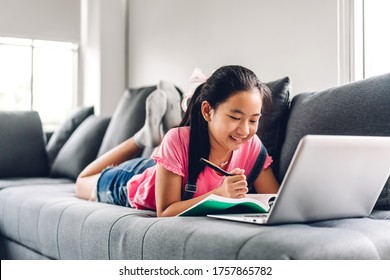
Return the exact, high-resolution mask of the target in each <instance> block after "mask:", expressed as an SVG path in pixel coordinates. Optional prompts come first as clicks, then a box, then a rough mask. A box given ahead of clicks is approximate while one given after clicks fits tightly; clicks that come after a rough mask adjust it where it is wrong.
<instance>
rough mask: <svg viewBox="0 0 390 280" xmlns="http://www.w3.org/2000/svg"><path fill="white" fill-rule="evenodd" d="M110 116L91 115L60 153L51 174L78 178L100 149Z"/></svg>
mask: <svg viewBox="0 0 390 280" xmlns="http://www.w3.org/2000/svg"><path fill="white" fill-rule="evenodd" d="M109 121H110V118H108V117H97V116H89V117H88V118H87V119H86V120H85V121H84V122H83V123H82V124H81V125H80V126H79V127H78V128H77V129H76V130H75V132H74V133H73V134H72V135H71V137H70V138H69V140H68V141H67V142H66V143H65V145H64V147H63V148H62V149H61V150H60V152H59V153H58V156H57V158H56V159H55V161H54V163H53V166H52V168H51V172H50V175H51V176H52V177H66V178H69V179H73V180H76V179H77V176H78V175H79V174H80V172H81V171H82V170H83V169H84V168H85V167H86V166H87V165H88V164H89V163H91V162H92V161H93V160H94V159H95V158H96V155H97V153H98V151H99V147H100V144H101V142H102V139H103V136H104V133H105V132H106V129H107V126H108V123H109Z"/></svg>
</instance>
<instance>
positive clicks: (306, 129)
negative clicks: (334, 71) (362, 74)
mask: <svg viewBox="0 0 390 280" xmlns="http://www.w3.org/2000/svg"><path fill="white" fill-rule="evenodd" d="M308 134H319V135H327V134H328V135H364V136H390V74H385V75H380V76H376V77H372V78H369V79H365V80H361V81H357V82H353V83H350V84H347V85H343V86H338V87H334V88H330V89H327V90H324V91H321V92H314V93H303V94H299V95H297V96H295V97H294V98H293V100H292V102H291V107H290V112H289V118H288V121H287V127H286V134H285V140H284V143H283V147H282V149H281V153H280V169H279V172H278V174H277V175H278V176H277V177H278V180H279V181H280V182H281V181H282V180H283V178H284V175H285V174H286V171H287V168H288V166H289V164H290V161H291V159H292V157H293V155H294V152H295V149H296V147H297V145H298V142H299V141H300V139H301V138H302V137H303V136H305V135H308ZM367 168H375V163H372V162H367ZM375 208H377V209H390V178H389V179H388V181H387V183H386V184H385V186H384V188H383V191H382V193H381V195H380V197H379V199H378V201H377V203H376V205H375Z"/></svg>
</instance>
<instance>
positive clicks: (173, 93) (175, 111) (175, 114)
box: [157, 80, 182, 133]
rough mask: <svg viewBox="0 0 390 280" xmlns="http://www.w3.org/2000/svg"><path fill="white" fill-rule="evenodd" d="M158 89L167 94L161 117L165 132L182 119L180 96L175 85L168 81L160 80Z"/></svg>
mask: <svg viewBox="0 0 390 280" xmlns="http://www.w3.org/2000/svg"><path fill="white" fill-rule="evenodd" d="M157 88H158V89H160V90H162V91H164V92H165V94H166V96H167V109H166V112H165V115H164V117H163V119H162V126H163V131H164V133H166V132H167V131H168V130H169V129H171V128H172V127H175V126H178V125H179V124H180V122H181V119H182V112H181V96H180V93H179V91H178V90H177V89H176V87H175V85H174V84H173V83H171V82H168V81H164V80H162V81H160V82H159V83H158V86H157Z"/></svg>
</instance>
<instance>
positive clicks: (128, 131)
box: [98, 86, 157, 156]
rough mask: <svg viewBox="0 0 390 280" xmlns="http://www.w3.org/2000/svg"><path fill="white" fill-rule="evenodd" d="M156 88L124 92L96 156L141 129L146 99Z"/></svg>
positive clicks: (142, 88)
mask: <svg viewBox="0 0 390 280" xmlns="http://www.w3.org/2000/svg"><path fill="white" fill-rule="evenodd" d="M156 89H157V87H156V86H150V87H141V88H134V89H128V90H126V91H125V92H124V93H123V95H122V98H121V100H120V101H119V104H118V106H117V108H116V109H115V112H114V113H113V115H112V118H111V122H110V124H109V126H108V128H107V132H106V134H105V135H104V138H103V142H102V145H101V147H100V150H99V152H98V156H100V155H102V154H104V153H105V152H107V151H109V150H111V149H112V148H114V147H116V146H118V145H119V144H120V143H122V142H123V141H125V140H126V139H128V138H130V137H131V136H133V135H134V134H135V133H136V132H137V131H138V130H140V129H141V128H142V126H143V125H144V120H145V115H146V112H145V101H146V98H147V97H148V96H149V94H150V93H152V92H153V91H154V90H156Z"/></svg>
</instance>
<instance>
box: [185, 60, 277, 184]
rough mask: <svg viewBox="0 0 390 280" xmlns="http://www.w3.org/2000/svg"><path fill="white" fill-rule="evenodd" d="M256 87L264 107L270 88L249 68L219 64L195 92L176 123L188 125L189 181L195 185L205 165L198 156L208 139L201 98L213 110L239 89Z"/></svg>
mask: <svg viewBox="0 0 390 280" xmlns="http://www.w3.org/2000/svg"><path fill="white" fill-rule="evenodd" d="M254 88H257V89H258V90H259V92H260V95H261V97H262V100H263V102H262V103H263V106H264V105H265V106H267V104H270V103H269V102H270V91H269V89H268V87H267V86H266V85H265V84H263V83H262V82H260V80H259V79H258V78H257V76H256V75H255V73H253V72H252V71H251V70H249V69H247V68H245V67H242V66H237V65H230V66H222V67H221V68H219V69H218V70H216V71H215V72H214V73H213V74H212V75H211V77H210V78H208V79H207V81H206V82H205V83H203V84H201V85H200V86H199V87H198V88H197V89H196V90H195V92H194V95H193V96H192V97H191V100H190V102H189V104H188V109H187V111H186V113H185V114H184V117H183V120H182V122H181V123H180V124H179V126H190V143H189V152H188V183H190V184H193V185H195V184H196V181H197V179H198V176H199V174H200V173H201V172H202V171H203V169H204V165H202V164H201V163H200V158H202V157H203V158H206V159H207V158H208V156H209V153H210V141H209V133H208V127H207V126H208V125H207V122H206V120H205V119H204V118H203V116H202V113H201V105H202V102H203V101H208V103H209V104H210V106H211V107H212V108H213V109H217V107H218V106H219V105H220V104H221V103H223V102H225V100H227V99H228V98H229V97H231V96H232V95H234V94H236V93H237V92H238V91H250V90H252V89H254Z"/></svg>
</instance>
